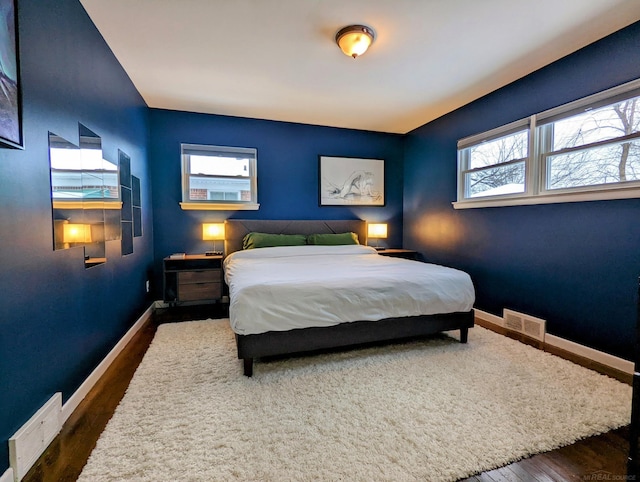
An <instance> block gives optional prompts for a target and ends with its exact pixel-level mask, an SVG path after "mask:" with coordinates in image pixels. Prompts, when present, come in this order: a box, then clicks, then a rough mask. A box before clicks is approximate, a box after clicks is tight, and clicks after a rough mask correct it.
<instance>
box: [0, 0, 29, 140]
mask: <svg viewBox="0 0 640 482" xmlns="http://www.w3.org/2000/svg"><path fill="white" fill-rule="evenodd" d="M0 19H1V20H0V29H4V30H5V32H4V33H5V35H0V38H3V39H4V40H3V41H0V84H1V85H0V147H10V148H14V149H24V141H23V135H22V89H21V87H20V62H19V55H18V53H19V48H18V9H17V0H0Z"/></svg>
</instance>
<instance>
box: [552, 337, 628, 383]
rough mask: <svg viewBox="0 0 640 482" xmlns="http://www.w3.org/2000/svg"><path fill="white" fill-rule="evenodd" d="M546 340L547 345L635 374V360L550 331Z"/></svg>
mask: <svg viewBox="0 0 640 482" xmlns="http://www.w3.org/2000/svg"><path fill="white" fill-rule="evenodd" d="M544 341H545V343H546V344H547V345H551V346H554V347H556V348H560V349H561V350H564V351H568V352H570V353H573V354H575V355H578V356H581V357H583V358H587V359H588V360H592V361H595V362H597V363H600V364H602V365H605V366H608V367H611V368H615V369H616V370H619V371H621V372H624V373H627V374H629V375H633V362H630V361H628V360H625V359H624V358H619V357H617V356H613V355H609V354H608V353H605V352H603V351H598V350H594V349H593V348H589V347H588V346H584V345H580V344H579V343H575V342H573V341H569V340H566V339H564V338H560V337H559V336H555V335H549V334H548V333H547V336H546V337H545V339H544Z"/></svg>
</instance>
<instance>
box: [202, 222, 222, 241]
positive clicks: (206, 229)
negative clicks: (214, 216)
mask: <svg viewBox="0 0 640 482" xmlns="http://www.w3.org/2000/svg"><path fill="white" fill-rule="evenodd" d="M202 239H203V240H204V241H220V240H224V223H204V224H203V225H202Z"/></svg>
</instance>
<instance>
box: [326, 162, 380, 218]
mask: <svg viewBox="0 0 640 482" xmlns="http://www.w3.org/2000/svg"><path fill="white" fill-rule="evenodd" d="M318 180H319V187H318V202H319V204H320V206H384V205H385V198H384V160H382V159H361V158H357V157H330V156H319V170H318Z"/></svg>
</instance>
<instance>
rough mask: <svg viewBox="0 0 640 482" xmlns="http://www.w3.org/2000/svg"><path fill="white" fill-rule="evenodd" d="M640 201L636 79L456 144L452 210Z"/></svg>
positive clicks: (639, 121) (638, 83)
mask: <svg viewBox="0 0 640 482" xmlns="http://www.w3.org/2000/svg"><path fill="white" fill-rule="evenodd" d="M630 197H640V80H638V81H634V82H631V83H629V84H625V85H623V86H619V87H616V88H614V89H610V90H608V91H605V92H601V93H599V94H596V95H593V96H590V97H587V98H584V99H581V100H578V101H576V102H572V103H570V104H567V105H564V106H560V107H557V108H555V109H551V110H549V111H546V112H543V113H540V114H537V115H534V116H531V117H530V118H528V119H524V120H521V121H518V122H515V123H513V124H509V125H507V126H503V127H499V128H497V129H494V130H492V131H489V132H484V133H482V134H478V135H475V136H472V137H468V138H466V139H462V140H460V141H459V142H458V202H456V203H454V207H456V208H465V207H483V206H500V205H515V204H540V203H549V202H566V201H584V200H596V199H620V198H630Z"/></svg>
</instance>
